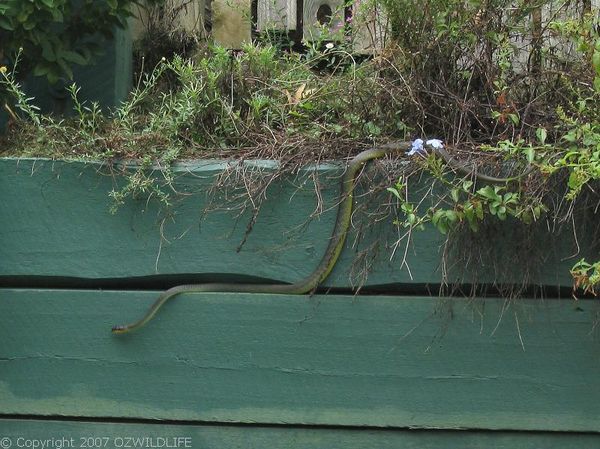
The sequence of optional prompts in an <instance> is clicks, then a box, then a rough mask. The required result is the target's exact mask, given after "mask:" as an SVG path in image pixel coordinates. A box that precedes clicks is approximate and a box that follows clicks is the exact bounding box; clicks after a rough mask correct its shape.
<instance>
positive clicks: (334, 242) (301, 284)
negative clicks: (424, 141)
mask: <svg viewBox="0 0 600 449" xmlns="http://www.w3.org/2000/svg"><path fill="white" fill-rule="evenodd" d="M410 146H411V142H396V143H391V144H386V145H381V146H379V147H375V148H370V149H368V150H365V151H362V152H361V153H359V154H357V155H356V156H354V157H353V158H352V159H351V160H350V163H349V164H348V166H347V168H346V171H345V172H344V174H343V176H342V181H341V200H340V203H339V206H338V210H337V216H336V221H335V225H334V228H333V231H332V234H331V239H330V240H329V245H328V246H327V249H326V250H325V253H324V254H323V258H322V259H321V261H320V262H319V265H317V267H316V268H315V269H314V271H313V272H312V273H310V274H309V275H308V276H307V277H305V278H304V279H302V280H300V281H297V282H294V283H293V284H236V283H205V284H188V285H178V286H176V287H173V288H170V289H168V290H166V291H165V292H163V293H162V294H160V296H159V297H158V298H157V299H156V301H155V302H154V303H153V304H152V305H151V306H150V308H149V309H148V311H147V312H146V314H145V315H144V316H143V317H142V318H141V319H140V320H138V321H136V322H134V323H131V324H125V325H118V326H114V327H113V328H112V332H113V333H114V334H125V333H128V332H132V331H135V330H138V329H140V328H141V327H143V326H145V325H146V324H147V323H148V322H149V321H150V320H151V319H152V318H154V316H155V315H156V313H157V312H158V311H159V309H160V308H161V307H162V306H163V305H164V304H165V303H166V302H167V301H168V300H170V299H172V298H174V297H175V296H178V295H181V294H184V293H198V292H231V293H273V294H288V295H289V294H291V295H302V294H306V293H309V292H311V291H313V290H315V289H316V288H317V287H318V286H319V285H320V284H321V283H322V282H323V281H324V280H325V279H326V278H327V276H329V274H330V273H331V271H332V270H333V268H334V267H335V264H336V262H337V260H338V258H339V256H340V254H341V252H342V249H343V247H344V243H345V241H346V236H347V235H348V229H349V227H350V219H351V216H352V207H353V203H354V199H353V192H354V186H355V183H356V177H357V175H358V173H359V172H360V170H361V169H362V167H363V166H364V165H365V164H367V163H368V162H369V161H371V160H373V159H379V158H382V157H384V156H386V155H388V154H392V153H397V152H405V151H406V150H408V149H409V148H410Z"/></svg>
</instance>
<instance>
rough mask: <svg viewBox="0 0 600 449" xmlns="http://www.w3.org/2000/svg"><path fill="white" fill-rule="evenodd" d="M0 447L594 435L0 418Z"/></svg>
mask: <svg viewBox="0 0 600 449" xmlns="http://www.w3.org/2000/svg"><path fill="white" fill-rule="evenodd" d="M0 429H1V433H0V445H1V444H2V441H4V445H3V446H2V447H6V445H8V444H9V442H10V443H11V445H12V447H27V446H26V445H27V444H28V445H29V446H28V447H34V446H33V445H34V444H38V445H39V446H38V447H39V448H41V447H42V446H41V444H42V442H48V444H50V443H52V442H54V446H46V447H59V445H61V444H63V442H64V443H65V444H63V447H70V448H90V447H92V448H109V449H114V448H118V447H137V448H150V447H169V448H201V449H213V448H214V449H223V448H244V449H268V448H271V447H276V448H286V449H367V448H369V449H372V448H378V449H388V448H389V449H397V448H403V449H453V448H457V449H458V448H460V449H481V448H485V447H493V448H497V449H539V448H545V449H564V448H569V449H597V448H598V446H599V445H600V435H594V434H576V433H571V434H567V433H537V432H473V431H469V432H464V431H439V430H437V431H433V430H428V431H422V430H421V431H419V430H384V429H381V430H373V429H364V430H361V429H339V428H338V429H327V428H290V427H257V426H237V427H236V426H210V425H172V424H169V425H165V424H130V423H126V424H125V423H124V424H121V423H99V422H69V421H50V420H48V421H36V420H27V421H24V420H1V419H0ZM3 438H4V440H3Z"/></svg>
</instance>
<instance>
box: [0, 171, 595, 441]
mask: <svg viewBox="0 0 600 449" xmlns="http://www.w3.org/2000/svg"><path fill="white" fill-rule="evenodd" d="M222 168H223V165H222V163H220V162H215V161H212V162H203V163H193V164H191V163H188V164H183V165H180V166H179V167H178V168H177V170H176V172H175V173H176V182H175V186H176V190H178V191H179V192H183V193H194V195H185V196H182V197H181V201H177V202H176V204H175V206H174V207H173V208H172V209H170V210H169V211H168V212H169V213H168V214H166V211H165V210H161V208H160V206H159V205H158V204H156V203H154V202H152V201H150V202H147V201H146V200H144V199H138V200H132V201H129V202H127V203H126V204H125V205H124V206H123V207H122V208H121V209H120V210H119V211H118V212H117V214H115V215H111V214H109V213H108V208H109V206H110V200H109V198H108V191H110V190H111V189H112V188H113V187H114V186H115V185H117V184H118V183H119V181H118V179H117V178H113V177H112V176H111V174H110V170H108V168H107V167H103V166H100V165H98V164H82V163H65V162H53V161H40V160H35V161H34V160H2V161H0V191H2V193H3V199H2V201H1V202H0V248H2V250H1V251H2V257H1V258H0V274H1V275H0V283H1V284H0V286H1V287H2V288H0V342H1V343H0V415H1V416H0V445H3V444H7V443H6V442H10V443H11V444H12V445H13V447H17V446H16V445H17V444H24V443H25V441H34V440H36V439H37V440H42V439H46V440H49V439H50V440H51V439H52V438H54V441H55V442H56V441H58V439H60V438H73V439H74V442H75V444H76V445H75V446H73V447H83V446H82V444H83V443H82V440H81V438H84V440H83V441H87V440H85V438H87V437H95V438H100V440H92V441H99V442H100V444H106V445H105V446H101V447H119V444H124V442H123V443H121V440H116V438H124V437H132V436H136V437H147V438H149V440H145V443H144V444H146V446H145V447H151V445H152V444H155V443H157V441H164V440H157V438H163V439H164V438H173V437H176V436H180V437H185V438H190V439H191V443H190V444H191V446H185V444H184V443H181V442H180V444H179V445H178V446H176V447H194V448H259V447H260V448H263V447H289V448H309V447H310V448H337V447H339V448H341V447H344V448H347V447H349V448H370V447H373V448H387V447H390V448H391V447H394V448H404V447H406V448H436V449H437V448H440V449H441V448H454V447H456V448H459V447H460V448H484V447H486V448H487V447H498V448H540V447H543V448H567V447H568V448H596V447H600V433H599V432H600V392H599V390H598V388H597V386H596V385H595V384H596V382H597V379H598V375H599V374H600V357H599V354H600V341H599V340H598V331H597V322H598V319H599V317H600V306H599V304H600V303H597V302H596V301H594V300H580V301H574V300H572V299H571V298H564V299H558V298H545V299H540V298H528V297H518V298H515V299H513V300H511V301H507V300H504V299H501V298H493V297H488V298H471V299H466V298H460V297H455V298H449V297H439V296H437V290H435V291H434V292H433V294H432V295H426V294H425V292H426V285H427V284H430V285H432V286H435V285H436V284H437V283H439V281H440V279H441V278H440V262H439V261H440V252H439V251H440V250H439V248H440V245H441V243H442V238H441V237H440V236H439V235H438V234H437V233H435V232H433V231H431V232H430V231H425V232H423V233H421V234H415V236H414V237H413V242H414V244H413V246H412V247H411V251H410V252H409V258H410V259H409V264H410V266H411V274H412V278H411V276H410V275H409V274H408V273H407V272H406V270H402V269H400V267H399V263H398V261H397V259H392V260H391V261H390V260H389V252H387V251H386V250H382V251H380V253H379V255H378V257H377V259H376V260H375V262H374V264H375V265H374V266H375V267H376V269H375V270H374V271H373V272H372V273H371V274H370V275H369V277H368V279H367V284H368V285H369V286H371V287H383V291H382V293H384V292H385V293H386V294H364V295H358V296H355V295H352V294H348V292H347V290H344V288H347V287H348V286H350V285H352V283H353V277H352V261H353V259H355V258H356V257H357V254H358V252H360V248H363V247H365V246H368V242H367V241H361V242H360V244H359V247H358V250H357V249H356V248H354V247H353V243H354V238H350V239H349V241H348V243H347V247H346V249H345V253H344V256H343V258H342V261H341V263H340V264H339V266H338V267H337V268H336V271H335V273H334V275H333V278H332V279H331V280H330V282H329V284H328V285H329V286H336V287H341V288H342V289H341V290H337V291H336V293H335V294H333V293H329V294H327V292H326V291H325V290H323V291H320V292H319V293H318V294H315V295H313V296H292V295H266V294H228V293H215V294H211V293H204V294H199V293H198V294H188V295H184V296H181V297H178V298H176V299H174V300H173V301H172V302H171V303H169V304H168V305H167V306H166V307H165V308H164V310H162V311H161V312H160V314H159V315H158V316H157V317H156V319H155V320H153V321H152V322H151V323H150V324H149V325H148V326H147V327H146V328H144V329H142V330H141V331H140V332H138V333H135V334H131V335H124V336H113V335H112V334H111V333H110V327H111V326H112V325H113V324H120V323H123V322H129V321H131V320H134V319H136V318H138V317H139V316H140V314H141V313H143V312H144V311H145V309H146V308H147V307H148V306H149V305H150V304H151V303H152V302H153V301H154V299H155V298H156V296H157V294H158V291H156V289H157V288H158V287H160V286H158V284H157V283H156V279H157V276H158V279H159V283H162V284H166V283H170V282H175V281H177V280H179V279H180V278H182V274H183V275H186V276H183V277H187V278H189V277H192V278H197V279H200V280H209V279H211V278H214V277H220V278H221V279H230V280H235V279H248V278H263V279H273V280H281V281H292V280H296V279H298V278H299V277H301V276H303V275H305V274H307V273H310V271H311V270H312V268H313V267H314V265H315V264H316V263H317V262H318V259H319V257H320V255H321V253H322V252H323V250H324V249H325V246H326V244H327V239H328V237H329V236H330V233H331V228H332V225H333V219H334V217H335V210H334V209H331V210H329V211H327V212H325V213H324V214H323V215H321V216H320V218H318V219H314V220H312V221H310V222H309V223H308V224H307V223H306V217H307V216H309V215H310V214H311V213H312V211H313V210H314V209H315V194H314V189H313V187H312V186H311V185H310V184H309V182H310V180H311V179H312V178H311V177H310V176H309V175H310V173H312V172H309V171H307V172H306V173H304V175H302V174H301V175H300V177H298V178H294V179H287V180H282V181H281V182H280V183H278V184H276V185H274V186H273V187H272V189H270V190H269V191H268V195H267V196H268V200H267V201H266V202H265V204H264V205H263V210H262V212H261V215H260V216H259V219H258V220H257V222H256V224H255V227H254V230H253V232H252V233H251V234H250V235H249V237H248V240H247V243H246V245H245V246H244V247H243V249H242V251H241V252H239V253H237V252H236V247H237V245H238V244H239V242H240V241H241V239H242V238H243V235H244V230H245V227H246V219H247V218H248V216H247V215H246V216H243V217H241V218H240V219H239V220H237V221H236V220H235V214H234V213H233V212H232V211H222V212H215V213H212V214H208V215H206V216H204V215H203V213H202V211H203V209H204V206H205V204H206V195H205V192H206V190H207V188H208V186H209V185H210V184H211V183H212V180H213V178H214V176H215V175H216V174H217V173H218V172H220V170H221V169H222ZM340 173H341V169H340V167H339V166H337V165H328V166H323V167H320V168H319V174H320V175H321V176H322V179H327V178H330V180H331V183H330V184H324V185H323V186H322V189H321V193H322V196H323V199H324V201H325V206H326V207H325V209H327V206H335V202H336V198H337V195H338V193H339V192H338V190H339V189H338V186H337V179H338V177H339V174H340ZM157 175H158V174H157ZM304 181H306V184H305V185H304V186H303V183H304ZM359 197H360V195H359ZM358 223H359V221H356V224H357V225H358ZM386 227H387V228H389V229H392V230H393V226H392V225H391V221H387V222H385V221H382V222H381V223H379V224H378V227H373V228H371V229H370V233H367V235H370V238H377V237H382V236H383V235H385V232H384V231H385V229H386ZM161 228H162V233H161ZM354 232H355V234H354V235H357V234H356V232H357V231H354ZM498 239H499V241H500V242H504V243H506V242H510V239H511V235H510V233H507V234H506V235H499V236H498ZM558 249H560V247H558ZM558 249H557V254H554V255H552V254H551V255H549V257H548V261H547V264H546V266H545V267H544V273H543V274H542V275H541V277H539V278H538V279H537V280H536V281H537V282H539V283H541V284H544V285H557V284H562V285H568V282H569V279H568V273H566V274H565V273H564V271H563V270H564V267H568V266H569V263H570V262H569V261H566V262H565V261H562V262H561V261H560V258H561V253H560V251H558ZM563 249H570V248H568V247H567V248H563ZM357 251H358V252H357ZM550 256H551V257H550ZM553 261H556V262H557V263H553ZM516 271H518V270H516ZM195 273H202V274H201V275H196V274H195ZM457 273H460V272H457ZM488 274H489V273H488ZM187 275H191V276H187ZM484 275H485V273H483V274H480V275H478V276H479V278H480V279H481V278H482V276H484ZM456 279H457V280H459V281H461V282H466V280H469V279H471V278H469V277H465V274H464V273H463V274H461V275H459V274H456ZM417 292H419V293H418V294H417ZM371 293H373V292H371ZM103 437H106V438H107V440H106V443H103V442H104V441H105V440H103V439H102V438H103ZM3 438H7V440H3ZM3 441H4V442H5V443H3ZM171 441H172V440H171ZM185 441H188V440H185ZM109 444H110V445H109ZM2 447H5V446H2Z"/></svg>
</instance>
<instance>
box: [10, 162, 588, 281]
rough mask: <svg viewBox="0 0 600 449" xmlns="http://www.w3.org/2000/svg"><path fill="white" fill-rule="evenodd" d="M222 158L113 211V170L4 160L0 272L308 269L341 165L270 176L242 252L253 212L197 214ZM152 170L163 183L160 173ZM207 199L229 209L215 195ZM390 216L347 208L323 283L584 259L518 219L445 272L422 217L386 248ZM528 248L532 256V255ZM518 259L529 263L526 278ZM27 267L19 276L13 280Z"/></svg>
mask: <svg viewBox="0 0 600 449" xmlns="http://www.w3.org/2000/svg"><path fill="white" fill-rule="evenodd" d="M272 165H273V163H270V162H268V161H266V162H265V161H262V162H261V161H259V162H248V163H247V164H246V168H247V169H252V168H254V169H256V168H261V169H264V170H269V169H270V168H269V167H271V168H272ZM226 167H227V163H225V162H219V161H198V162H194V163H186V164H180V165H178V166H176V167H175V168H174V174H175V180H174V184H173V188H174V189H175V190H176V191H177V192H178V194H176V193H174V192H172V193H173V201H174V204H173V205H172V207H171V208H163V207H161V205H160V203H158V202H157V201H156V200H155V199H152V198H150V200H148V198H139V199H137V200H129V201H127V202H126V203H125V204H124V205H123V206H122V207H121V208H120V209H119V210H118V212H117V213H116V214H115V215H111V214H110V213H109V208H110V205H111V201H112V200H111V199H110V198H109V192H110V191H111V190H112V189H117V190H118V189H119V188H120V187H121V186H122V184H123V182H124V180H123V178H122V177H120V176H119V175H117V174H114V171H115V169H114V168H113V169H112V170H111V168H110V167H108V166H103V165H99V164H92V163H88V164H86V163H79V162H76V163H67V162H53V161H47V160H31V159H26V160H14V159H0V190H1V191H2V192H3V199H2V202H0V247H1V248H2V259H1V260H0V281H2V282H4V285H9V286H13V285H25V286H33V285H44V284H43V283H41V282H37V283H34V279H30V278H34V277H36V278H38V279H41V280H43V279H44V278H45V277H58V278H61V277H62V278H78V279H99V280H105V279H126V280H131V279H132V278H146V277H149V276H167V277H168V276H173V277H177V278H181V277H186V281H187V282H192V281H196V282H203V281H211V280H215V279H217V278H218V279H219V280H224V279H229V280H239V279H241V278H244V277H246V278H247V277H251V278H255V279H267V280H275V281H282V282H294V281H297V280H299V279H300V278H302V277H304V276H306V275H308V274H309V273H311V272H312V270H313V269H314V268H315V266H316V264H317V263H318V261H319V259H320V258H321V256H322V255H323V253H324V252H325V248H326V246H327V243H328V241H329V238H330V236H331V233H332V230H333V226H334V222H335V216H336V204H337V201H338V198H339V194H340V192H339V190H340V189H339V176H340V174H341V173H342V167H341V166H340V165H335V164H329V165H322V166H320V167H318V168H316V169H315V168H314V167H307V168H306V170H304V171H303V172H302V173H300V174H299V175H298V177H296V178H286V179H280V180H277V181H275V182H274V183H273V184H272V185H271V187H270V188H269V189H268V190H267V192H266V197H267V199H266V200H265V201H264V202H263V204H262V205H261V207H260V212H259V214H258V219H257V221H256V223H255V224H254V226H253V228H252V232H251V233H250V234H249V235H248V236H247V240H246V242H245V244H244V245H243V247H242V248H241V250H240V251H239V252H238V251H237V250H238V247H239V245H240V243H241V242H242V241H243V240H244V238H245V233H246V228H247V224H248V223H249V221H250V217H251V211H249V210H247V211H246V212H245V213H244V214H242V215H241V216H240V215H239V210H232V211H227V210H220V211H216V212H210V213H206V214H204V211H205V209H206V208H207V206H209V199H208V197H207V192H208V191H209V190H210V188H211V186H213V184H214V180H215V177H216V176H217V175H218V174H219V173H221V172H222V170H223V169H224V168H226ZM313 173H317V174H318V179H319V195H320V197H321V199H322V211H323V212H322V213H321V214H318V215H317V216H316V218H313V219H311V218H310V217H311V216H312V215H313V213H314V212H315V210H317V209H319V207H318V206H319V201H318V200H317V195H316V193H315V181H314V177H313V176H312V175H313ZM154 175H155V176H156V179H157V182H160V179H161V178H162V174H161V173H160V171H156V172H155V173H154ZM163 181H164V179H163ZM427 182H428V181H427V180H423V179H421V180H415V188H413V189H412V190H413V191H414V192H416V194H418V192H423V191H427ZM429 182H431V181H429ZM419 183H421V186H420V187H419ZM423 184H424V185H423ZM166 189H167V190H169V188H168V187H166ZM361 191H362V190H361V189H360V188H359V191H358V192H357V195H356V198H357V200H356V202H357V205H358V207H359V208H360V207H361V204H362V205H363V206H364V204H365V203H367V204H370V205H372V206H373V207H377V205H379V204H381V202H385V201H390V197H389V196H388V197H387V198H386V197H381V196H380V197H378V198H377V199H373V198H372V197H368V196H363V195H361V194H360V193H361ZM238 193H239V192H238ZM211 204H212V205H213V206H215V205H216V206H221V207H232V205H231V204H228V203H226V202H223V198H218V197H217V199H216V201H213V202H212V203H211ZM392 209H394V207H392ZM393 220H394V217H393V215H390V216H380V215H376V214H375V215H368V214H366V213H357V214H355V217H354V219H353V226H354V228H353V230H352V231H351V233H350V235H349V237H348V240H347V244H346V249H345V251H344V252H343V254H342V256H341V258H340V260H339V262H338V264H337V266H336V268H335V269H334V271H333V273H332V275H331V276H330V278H329V279H327V281H326V282H325V286H333V287H349V286H357V285H360V284H364V285H365V286H396V287H395V288H396V291H400V292H402V291H405V290H403V288H406V287H408V286H410V285H424V284H438V283H440V282H441V281H442V280H443V276H442V273H444V275H445V276H446V280H448V281H449V282H458V283H462V284H468V283H474V282H483V283H485V282H488V283H489V282H492V281H493V282H496V283H509V284H510V283H513V284H520V283H523V282H525V283H528V284H539V285H549V286H570V285H571V278H570V275H569V268H570V267H571V266H572V265H573V263H574V261H575V260H576V259H578V258H579V257H581V255H580V254H578V251H577V245H576V243H575V242H574V241H573V242H569V239H567V238H564V239H562V238H558V237H557V236H555V235H551V234H550V233H549V232H547V230H546V231H545V226H538V229H540V237H539V240H540V242H538V243H535V244H531V245H530V247H524V246H523V245H521V244H520V243H519V242H518V241H517V240H516V239H515V232H516V231H515V229H516V227H515V226H512V225H510V224H507V223H502V224H501V225H500V226H498V228H497V229H495V230H494V231H493V233H491V234H490V235H487V236H485V238H483V239H482V240H481V242H480V243H479V246H480V247H483V248H484V251H485V252H487V253H488V259H489V261H490V263H486V262H485V261H482V262H478V260H479V259H478V256H473V257H469V256H463V259H462V260H461V259H459V260H457V261H453V260H452V258H451V257H450V258H449V259H448V260H447V261H446V265H445V268H444V270H442V263H443V262H442V248H443V243H444V240H445V237H444V236H442V235H441V234H440V233H439V232H437V230H435V229H433V228H432V227H428V228H427V229H426V230H424V231H414V232H413V233H412V236H411V238H410V239H407V238H405V239H404V240H402V241H401V243H400V244H399V245H398V247H397V248H396V250H395V251H393V249H394V244H395V242H396V240H397V239H398V238H399V234H398V231H397V230H396V227H395V226H394V224H393ZM401 232H404V231H401ZM400 234H401V233H400ZM481 234H482V235H483V233H481ZM567 234H568V233H567ZM570 235H572V233H571V234H570ZM580 239H581V236H580ZM407 242H410V243H409V246H408V248H406V244H407ZM549 243H550V244H549ZM580 243H581V242H580ZM460 246H462V247H470V246H471V244H470V243H466V242H465V243H461V244H460V245H459V247H460ZM582 247H585V245H583V243H582ZM519 248H520V250H519ZM369 249H370V250H371V251H368V250H369ZM405 249H406V251H405ZM534 250H535V251H534ZM519 251H520V253H521V257H523V260H519V255H518V253H519ZM536 251H537V256H538V257H537V259H531V257H532V254H533V253H534V252H536ZM392 255H393V257H392ZM404 257H406V263H405V264H402V260H403V258H404ZM466 259H469V260H471V265H470V266H466V265H465V262H464V260H466ZM497 263H500V264H501V265H502V264H504V269H500V270H498V269H496V267H494V265H496V264H497ZM407 267H408V268H407ZM507 267H508V269H506V268H507ZM525 268H527V269H533V270H534V271H535V272H534V273H533V274H530V275H529V276H528V277H527V278H526V279H523V271H524V269H525ZM365 273H368V277H366V276H364V274H365ZM186 275H187V276H186ZM23 277H25V278H27V282H25V283H24V284H23V283H15V280H16V279H20V278H23ZM170 282H171V283H175V282H176V279H171V280H170ZM52 285H54V284H52ZM71 285H73V284H71ZM75 285H82V284H77V283H75ZM136 285H137V286H140V285H143V283H142V284H139V283H138V284H136ZM150 285H152V284H150ZM154 285H156V284H154ZM388 291H392V290H390V289H388ZM434 291H435V289H434Z"/></svg>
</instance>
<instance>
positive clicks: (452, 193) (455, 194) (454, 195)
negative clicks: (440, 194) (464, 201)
mask: <svg viewBox="0 0 600 449" xmlns="http://www.w3.org/2000/svg"><path fill="white" fill-rule="evenodd" d="M458 194H459V192H458V189H452V190H451V191H450V196H451V197H452V199H453V200H454V202H455V203H458V199H459V197H458Z"/></svg>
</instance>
